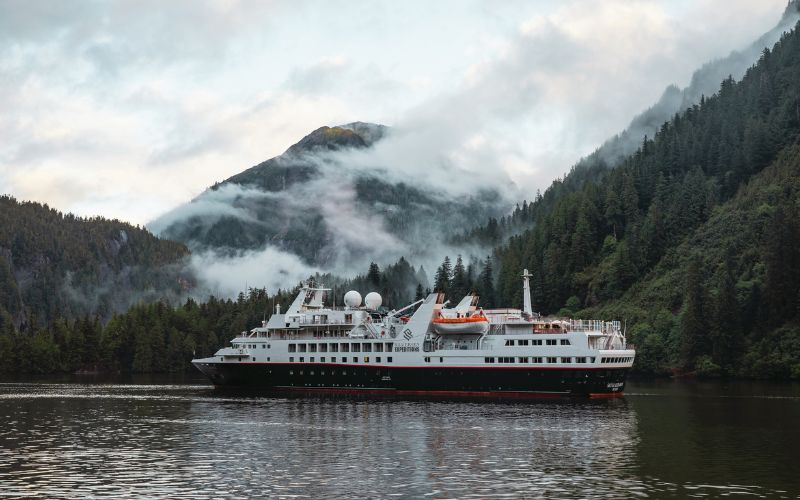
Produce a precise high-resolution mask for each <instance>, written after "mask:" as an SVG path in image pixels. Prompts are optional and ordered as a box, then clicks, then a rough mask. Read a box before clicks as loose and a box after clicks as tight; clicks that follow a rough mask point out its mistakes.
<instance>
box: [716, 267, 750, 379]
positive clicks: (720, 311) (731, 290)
mask: <svg viewBox="0 0 800 500" xmlns="http://www.w3.org/2000/svg"><path fill="white" fill-rule="evenodd" d="M731 261H732V256H731V255H728V256H727V257H726V258H725V260H724V262H723V265H722V267H721V269H720V270H719V271H718V273H717V277H716V280H715V281H716V288H717V293H716V297H715V300H714V304H713V319H712V324H711V335H712V338H711V343H712V348H711V355H712V359H713V360H714V363H716V364H717V365H719V366H720V367H722V368H723V370H724V371H725V372H726V373H728V374H732V373H733V372H734V371H735V369H736V367H737V366H738V363H737V361H738V360H739V356H740V355H741V348H742V343H743V335H744V331H743V329H742V319H741V314H740V311H741V307H740V305H739V300H738V299H737V297H736V281H735V278H734V274H733V264H732V262H731Z"/></svg>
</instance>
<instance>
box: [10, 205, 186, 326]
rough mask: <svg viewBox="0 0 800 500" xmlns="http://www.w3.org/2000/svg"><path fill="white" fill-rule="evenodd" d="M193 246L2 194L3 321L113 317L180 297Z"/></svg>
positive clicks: (38, 322)
mask: <svg viewBox="0 0 800 500" xmlns="http://www.w3.org/2000/svg"><path fill="white" fill-rule="evenodd" d="M186 255H188V250H187V249H186V247H185V246H183V245H182V244H180V243H175V242H172V241H166V240H161V239H159V238H157V237H155V236H153V235H152V234H150V233H149V232H147V231H146V230H144V229H142V228H139V227H134V226H132V225H130V224H127V223H124V222H120V221H118V220H108V219H104V218H101V217H95V218H90V219H85V218H80V217H76V216H74V215H72V214H63V213H61V212H59V211H57V210H54V209H52V208H50V207H48V206H47V205H41V204H39V203H32V202H19V201H17V200H15V199H14V198H11V197H9V196H0V326H3V324H5V323H9V324H10V323H13V324H14V325H15V326H16V327H17V328H19V329H21V330H22V331H26V330H28V329H31V328H34V327H36V326H38V325H41V324H46V323H50V322H51V321H53V320H54V319H56V318H59V317H67V318H75V317H78V316H82V315H86V314H91V315H98V316H99V317H101V318H109V317H110V316H111V315H112V314H113V313H114V312H117V311H122V310H125V309H127V308H128V307H130V305H131V304H134V303H136V302H139V301H157V300H160V299H162V298H172V297H177V296H178V295H179V294H180V293H181V292H182V291H184V290H185V289H186V288H187V287H189V286H190V281H188V280H187V277H185V276H183V274H182V273H181V268H182V266H181V265H180V263H181V261H182V259H183V258H184V257H185V256H186Z"/></svg>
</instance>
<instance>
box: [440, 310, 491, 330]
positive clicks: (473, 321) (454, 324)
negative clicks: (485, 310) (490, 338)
mask: <svg viewBox="0 0 800 500" xmlns="http://www.w3.org/2000/svg"><path fill="white" fill-rule="evenodd" d="M433 329H434V331H435V332H436V333H438V334H439V335H483V334H484V333H486V332H488V331H489V319H488V318H487V317H486V316H484V315H483V314H476V315H473V316H469V317H465V318H436V319H434V320H433Z"/></svg>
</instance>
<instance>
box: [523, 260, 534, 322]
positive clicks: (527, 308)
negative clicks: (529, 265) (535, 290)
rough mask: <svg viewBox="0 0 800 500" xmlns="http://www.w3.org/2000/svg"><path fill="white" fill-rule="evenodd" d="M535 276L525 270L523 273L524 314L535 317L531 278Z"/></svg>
mask: <svg viewBox="0 0 800 500" xmlns="http://www.w3.org/2000/svg"><path fill="white" fill-rule="evenodd" d="M532 276H533V275H532V274H531V273H529V272H528V270H527V269H525V270H524V271H523V272H522V292H523V297H522V305H523V312H524V313H525V314H528V315H530V316H533V307H532V306H531V284H530V278H531V277H532Z"/></svg>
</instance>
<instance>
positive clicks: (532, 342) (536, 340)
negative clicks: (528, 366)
mask: <svg viewBox="0 0 800 500" xmlns="http://www.w3.org/2000/svg"><path fill="white" fill-rule="evenodd" d="M531 344H532V345H542V339H533V340H531Z"/></svg>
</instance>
